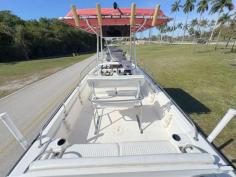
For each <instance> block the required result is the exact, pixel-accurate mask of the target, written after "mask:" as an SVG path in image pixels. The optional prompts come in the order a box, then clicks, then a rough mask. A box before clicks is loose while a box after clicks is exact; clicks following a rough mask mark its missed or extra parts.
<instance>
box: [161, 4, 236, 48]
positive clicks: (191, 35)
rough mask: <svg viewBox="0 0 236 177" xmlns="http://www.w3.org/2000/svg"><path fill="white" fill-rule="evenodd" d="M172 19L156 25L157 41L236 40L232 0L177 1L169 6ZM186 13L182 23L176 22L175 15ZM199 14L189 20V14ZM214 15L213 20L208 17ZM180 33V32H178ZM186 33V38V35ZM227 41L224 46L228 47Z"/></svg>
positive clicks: (234, 13)
mask: <svg viewBox="0 0 236 177" xmlns="http://www.w3.org/2000/svg"><path fill="white" fill-rule="evenodd" d="M170 10H171V12H172V14H173V16H174V18H173V23H172V24H171V25H164V26H159V27H158V28H157V29H158V30H159V31H160V38H161V40H162V37H163V36H164V37H167V39H169V40H179V41H182V42H183V41H184V40H188V41H189V40H193V41H194V40H195V41H196V40H197V39H198V40H199V39H200V41H201V40H202V39H204V40H202V41H205V42H211V41H213V40H214V41H216V42H217V41H219V40H222V39H223V40H224V41H226V40H227V41H228V42H229V41H231V40H232V41H233V42H235V40H236V11H235V7H234V4H233V1H232V0H198V1H197V0H176V1H174V2H173V4H172V5H171V9H170ZM181 11H182V12H183V13H184V14H186V19H185V20H184V22H178V23H177V22H176V19H177V18H176V17H177V15H178V12H181ZM194 11H195V12H196V13H197V14H199V16H198V17H197V18H194V19H192V20H190V19H189V15H190V13H192V12H194ZM213 14H217V17H216V19H215V20H209V19H208V17H209V16H211V15H213ZM181 32H182V33H181ZM187 33H188V35H187ZM228 42H227V44H228Z"/></svg>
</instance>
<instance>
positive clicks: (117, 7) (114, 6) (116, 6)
mask: <svg viewBox="0 0 236 177" xmlns="http://www.w3.org/2000/svg"><path fill="white" fill-rule="evenodd" d="M113 8H114V9H117V10H118V11H119V12H120V14H121V15H123V13H122V12H121V10H120V8H119V6H118V4H117V3H116V2H114V3H113Z"/></svg>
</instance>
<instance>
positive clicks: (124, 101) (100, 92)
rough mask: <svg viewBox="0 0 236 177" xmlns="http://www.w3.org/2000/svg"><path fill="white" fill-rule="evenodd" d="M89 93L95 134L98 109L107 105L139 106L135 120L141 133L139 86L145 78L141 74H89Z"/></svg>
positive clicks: (98, 123) (98, 118) (98, 116)
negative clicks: (93, 110)
mask: <svg viewBox="0 0 236 177" xmlns="http://www.w3.org/2000/svg"><path fill="white" fill-rule="evenodd" d="M87 82H88V85H89V87H90V88H91V95H90V97H89V99H90V101H91V103H92V105H93V107H94V109H95V113H94V119H96V117H97V120H95V122H96V125H95V134H97V133H98V127H99V125H100V119H101V115H99V113H98V109H104V108H108V107H118V108H120V107H125V108H132V107H139V108H140V115H139V116H138V115H137V121H138V125H139V129H140V132H141V133H142V132H143V130H142V127H141V120H142V100H143V96H142V94H141V86H142V85H143V84H144V82H145V79H144V76H143V75H126V76H89V77H88V78H87Z"/></svg>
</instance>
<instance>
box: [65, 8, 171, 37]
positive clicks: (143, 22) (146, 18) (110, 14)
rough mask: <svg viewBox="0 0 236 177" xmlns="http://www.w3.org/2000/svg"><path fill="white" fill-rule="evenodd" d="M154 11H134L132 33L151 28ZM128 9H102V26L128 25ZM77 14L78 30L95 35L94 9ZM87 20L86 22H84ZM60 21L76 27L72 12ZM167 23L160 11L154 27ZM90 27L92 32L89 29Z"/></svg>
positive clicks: (97, 30)
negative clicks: (78, 18)
mask: <svg viewBox="0 0 236 177" xmlns="http://www.w3.org/2000/svg"><path fill="white" fill-rule="evenodd" d="M154 11H155V9H143V8H137V9H136V18H135V24H136V26H134V27H132V31H133V32H137V30H139V31H143V30H145V29H148V28H151V27H152V26H151V24H152V17H153V14H154ZM130 13H131V9H130V8H120V10H118V9H113V8H102V9H101V15H102V25H103V26H125V25H129V24H130ZM77 14H78V15H79V17H80V25H79V28H81V29H83V30H85V31H87V32H89V33H95V32H94V31H96V32H99V26H98V20H97V13H96V9H79V10H78V9H77ZM86 19H87V22H86ZM61 20H62V21H63V22H64V23H66V24H68V25H70V26H73V27H76V25H75V22H74V19H73V15H72V12H71V11H70V12H69V13H68V14H67V15H66V16H65V17H63V18H61ZM168 21H169V18H168V17H166V16H165V15H164V14H163V12H162V11H161V10H160V12H159V14H158V18H157V19H156V26H160V25H164V24H166V23H167V22H168ZM89 25H90V26H92V27H93V29H94V31H93V30H92V29H91V28H90V27H89Z"/></svg>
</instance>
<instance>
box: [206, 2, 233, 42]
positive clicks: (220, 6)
mask: <svg viewBox="0 0 236 177" xmlns="http://www.w3.org/2000/svg"><path fill="white" fill-rule="evenodd" d="M224 8H227V9H228V10H229V11H231V10H233V8H234V5H233V2H232V0H212V8H211V11H210V12H211V14H214V13H217V12H218V18H217V20H216V22H215V25H214V27H213V29H212V32H211V36H210V38H209V41H211V40H212V37H213V34H214V31H215V29H216V26H217V24H218V21H219V18H220V16H221V13H223V11H224Z"/></svg>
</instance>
